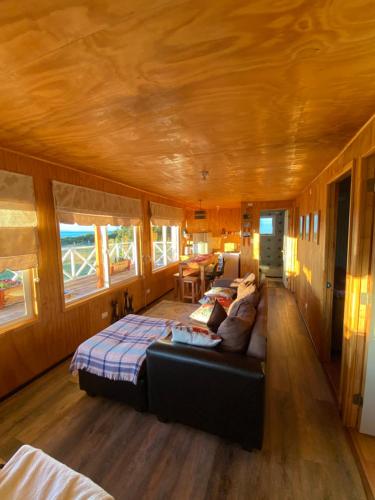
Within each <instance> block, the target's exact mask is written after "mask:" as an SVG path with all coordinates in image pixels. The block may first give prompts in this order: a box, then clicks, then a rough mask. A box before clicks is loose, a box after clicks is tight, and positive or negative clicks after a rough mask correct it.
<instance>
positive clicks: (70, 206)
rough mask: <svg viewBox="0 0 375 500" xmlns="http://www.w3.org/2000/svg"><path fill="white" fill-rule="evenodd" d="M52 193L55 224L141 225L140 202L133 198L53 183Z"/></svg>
mask: <svg viewBox="0 0 375 500" xmlns="http://www.w3.org/2000/svg"><path fill="white" fill-rule="evenodd" d="M53 194H54V198H55V207H56V212H57V216H58V219H59V222H64V223H66V224H74V223H77V224H81V225H84V226H89V225H92V224H95V225H98V226H105V225H107V224H111V225H113V226H131V225H134V226H139V225H140V224H141V223H142V203H141V200H139V199H136V198H127V197H125V196H119V195H115V194H110V193H105V192H103V191H96V190H95V189H89V188H84V187H80V186H75V185H72V184H64V183H62V182H56V181H54V182H53Z"/></svg>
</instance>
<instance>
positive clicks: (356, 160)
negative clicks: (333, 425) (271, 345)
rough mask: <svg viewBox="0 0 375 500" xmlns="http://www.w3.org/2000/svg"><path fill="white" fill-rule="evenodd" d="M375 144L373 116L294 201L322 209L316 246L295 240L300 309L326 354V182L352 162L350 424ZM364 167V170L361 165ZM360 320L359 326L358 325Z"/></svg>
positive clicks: (347, 326) (359, 364)
mask: <svg viewBox="0 0 375 500" xmlns="http://www.w3.org/2000/svg"><path fill="white" fill-rule="evenodd" d="M374 148H375V128H374V120H371V121H370V122H368V123H367V125H366V126H365V127H364V128H362V129H361V130H360V131H359V132H358V134H356V136H355V137H354V138H353V139H352V140H351V141H350V143H349V144H348V145H347V146H346V147H345V148H344V150H343V151H342V152H341V153H340V154H339V155H338V156H337V157H336V158H334V160H332V162H331V163H330V164H329V165H328V166H327V167H326V168H325V169H324V170H323V171H322V172H321V174H320V175H319V176H318V177H317V178H316V179H315V180H314V181H313V182H312V183H311V184H310V185H309V186H307V187H306V189H305V190H304V192H303V193H302V194H301V196H299V197H298V198H297V200H296V206H297V207H298V209H299V212H300V215H304V214H305V213H309V212H313V211H317V210H320V214H321V220H320V222H321V227H320V241H319V245H317V244H316V243H314V242H313V241H309V242H306V241H305V240H300V239H298V248H297V256H298V264H299V274H298V276H297V277H296V299H297V303H298V305H299V309H300V311H301V314H302V316H303V318H304V320H305V323H306V325H307V326H308V329H309V332H310V335H311V337H312V339H313V342H314V344H315V347H316V349H317V352H318V354H319V356H320V358H321V359H322V360H324V359H325V356H326V353H327V349H328V347H327V346H328V344H327V342H326V341H325V340H326V335H327V331H326V329H327V315H328V314H329V310H328V309H327V308H326V300H325V299H326V293H327V292H326V288H325V283H326V281H327V269H326V268H325V262H326V252H327V248H326V246H327V240H326V238H327V231H329V227H330V221H329V220H327V218H329V217H332V215H330V213H329V210H328V209H327V186H328V185H329V184H330V183H332V182H333V181H334V180H337V179H338V178H339V177H340V176H342V175H343V173H345V171H346V170H347V168H348V165H350V164H352V163H353V164H354V167H353V175H352V199H351V202H352V204H353V207H352V209H351V211H352V221H351V222H352V225H351V228H352V229H351V242H350V247H349V256H348V281H347V296H348V299H347V300H346V304H345V320H344V338H345V341H344V353H343V367H342V370H343V372H342V380H341V392H340V394H341V397H340V405H341V411H342V414H343V421H344V423H345V424H346V425H348V426H355V425H356V422H357V417H358V407H356V406H354V405H353V403H352V397H353V394H354V393H355V392H358V391H360V388H361V385H360V384H361V380H362V372H363V356H364V338H365V337H364V331H365V327H364V326H363V325H364V323H363V322H365V319H366V317H367V314H368V312H367V309H366V307H364V306H363V305H362V306H361V304H360V298H361V296H360V293H361V291H362V293H363V292H365V291H366V289H367V286H368V285H367V283H368V279H367V277H368V269H369V246H370V243H369V241H370V239H369V238H370V234H369V230H370V229H369V227H371V223H369V221H368V218H369V217H370V213H371V216H372V212H371V210H373V208H372V209H371V203H373V202H371V197H372V198H373V194H372V195H368V194H367V193H366V189H365V181H366V178H367V176H368V175H370V173H371V171H372V170H371V169H369V168H368V160H364V159H363V157H364V156H368V154H369V152H370V151H374ZM366 161H367V167H366V169H364V165H366ZM361 325H362V326H361Z"/></svg>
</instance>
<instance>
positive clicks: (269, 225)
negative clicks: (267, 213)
mask: <svg viewBox="0 0 375 500" xmlns="http://www.w3.org/2000/svg"><path fill="white" fill-rule="evenodd" d="M259 232H260V234H273V217H261V218H260V227H259Z"/></svg>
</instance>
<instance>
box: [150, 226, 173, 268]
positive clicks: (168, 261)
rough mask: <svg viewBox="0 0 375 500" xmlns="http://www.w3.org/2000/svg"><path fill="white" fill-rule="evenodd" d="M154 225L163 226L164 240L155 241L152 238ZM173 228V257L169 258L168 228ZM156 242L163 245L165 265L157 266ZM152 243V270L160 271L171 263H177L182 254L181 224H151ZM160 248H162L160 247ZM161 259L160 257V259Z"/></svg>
mask: <svg viewBox="0 0 375 500" xmlns="http://www.w3.org/2000/svg"><path fill="white" fill-rule="evenodd" d="M153 227H161V228H162V241H157V242H156V241H153V238H152V234H153V231H152V228H153ZM168 227H170V228H171V244H172V259H168V245H167V243H169V242H168V241H167V228H168ZM155 243H159V245H160V246H161V252H162V255H161V257H162V259H163V265H162V266H155V260H156V259H155ZM151 245H152V249H151V250H152V252H151V253H152V259H151V260H152V272H156V271H159V270H160V269H164V268H166V267H168V266H170V265H173V264H175V263H176V262H178V261H179V258H180V257H179V256H180V226H167V225H163V226H154V225H153V224H151ZM159 250H160V248H159ZM158 260H159V259H158Z"/></svg>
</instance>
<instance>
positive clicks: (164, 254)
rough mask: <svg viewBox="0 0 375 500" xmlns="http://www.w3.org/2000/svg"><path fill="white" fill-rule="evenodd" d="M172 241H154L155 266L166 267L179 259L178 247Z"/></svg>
mask: <svg viewBox="0 0 375 500" xmlns="http://www.w3.org/2000/svg"><path fill="white" fill-rule="evenodd" d="M175 246H176V245H174V243H173V242H172V241H166V242H165V241H154V242H153V245H152V255H153V262H154V267H164V266H167V265H168V264H170V263H171V262H176V261H177V260H178V249H176V248H175Z"/></svg>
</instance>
